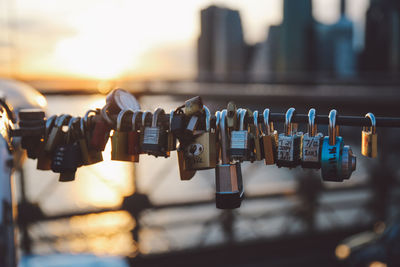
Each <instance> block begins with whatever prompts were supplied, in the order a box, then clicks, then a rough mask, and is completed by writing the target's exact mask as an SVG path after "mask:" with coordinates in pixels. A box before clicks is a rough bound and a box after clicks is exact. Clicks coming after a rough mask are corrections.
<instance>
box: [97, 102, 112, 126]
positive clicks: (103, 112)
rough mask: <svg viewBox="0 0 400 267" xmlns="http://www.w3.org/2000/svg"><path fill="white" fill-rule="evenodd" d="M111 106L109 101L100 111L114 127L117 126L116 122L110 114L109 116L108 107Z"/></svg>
mask: <svg viewBox="0 0 400 267" xmlns="http://www.w3.org/2000/svg"><path fill="white" fill-rule="evenodd" d="M108 106H109V103H107V104H106V105H105V106H104V107H103V108H102V109H101V111H100V114H101V117H102V118H103V119H104V120H105V121H106V122H107V123H108V124H109V125H110V126H111V127H114V126H115V122H114V121H113V120H112V119H111V118H110V116H108V113H107V108H108Z"/></svg>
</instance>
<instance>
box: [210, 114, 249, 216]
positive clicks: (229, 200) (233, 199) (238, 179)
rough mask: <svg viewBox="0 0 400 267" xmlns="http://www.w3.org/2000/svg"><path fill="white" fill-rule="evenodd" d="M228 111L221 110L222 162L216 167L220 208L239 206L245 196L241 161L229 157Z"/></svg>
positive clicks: (216, 198)
mask: <svg viewBox="0 0 400 267" xmlns="http://www.w3.org/2000/svg"><path fill="white" fill-rule="evenodd" d="M226 114H227V111H226V109H224V110H223V111H222V112H221V117H220V121H219V133H220V140H221V163H219V164H217V166H216V168H215V185H216V194H215V200H216V206H217V208H219V209H235V208H239V207H240V205H241V202H242V199H243V196H244V190H243V181H242V172H241V168H240V163H239V162H237V163H233V164H232V163H231V162H230V159H229V153H228V148H229V132H228V129H227V125H226Z"/></svg>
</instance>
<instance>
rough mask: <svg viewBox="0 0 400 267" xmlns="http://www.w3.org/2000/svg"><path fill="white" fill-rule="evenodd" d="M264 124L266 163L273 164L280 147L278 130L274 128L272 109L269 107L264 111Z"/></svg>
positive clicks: (263, 141) (262, 129) (262, 128)
mask: <svg viewBox="0 0 400 267" xmlns="http://www.w3.org/2000/svg"><path fill="white" fill-rule="evenodd" d="M263 119H264V124H263V125H262V127H261V131H262V134H261V137H262V148H263V153H264V159H265V165H273V164H275V161H276V150H277V147H278V132H277V131H276V130H274V125H273V123H272V122H271V121H270V111H269V109H268V108H266V109H264V111H263Z"/></svg>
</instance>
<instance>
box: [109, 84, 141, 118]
mask: <svg viewBox="0 0 400 267" xmlns="http://www.w3.org/2000/svg"><path fill="white" fill-rule="evenodd" d="M106 105H108V108H107V109H108V111H109V112H110V113H111V114H119V113H120V112H121V110H125V109H131V110H133V111H138V110H140V105H139V102H138V101H137V100H136V98H135V97H134V96H133V95H132V94H130V93H129V92H127V91H125V90H123V89H120V88H118V89H114V90H113V91H112V92H110V93H109V94H108V95H107V96H106Z"/></svg>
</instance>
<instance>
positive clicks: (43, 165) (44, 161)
mask: <svg viewBox="0 0 400 267" xmlns="http://www.w3.org/2000/svg"><path fill="white" fill-rule="evenodd" d="M56 120H57V116H56V115H53V116H51V117H50V118H48V119H47V120H46V129H45V133H44V136H43V140H42V142H41V145H40V148H39V152H38V157H37V162H36V169H38V170H51V160H52V155H51V153H49V152H46V151H45V150H44V146H45V144H46V142H47V140H48V138H49V133H50V131H51V129H52V128H53V126H54V123H55V121H56Z"/></svg>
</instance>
